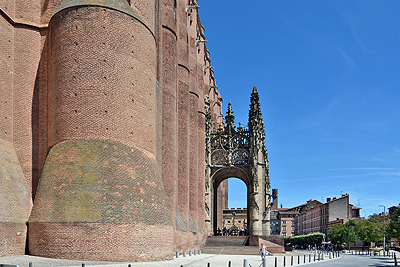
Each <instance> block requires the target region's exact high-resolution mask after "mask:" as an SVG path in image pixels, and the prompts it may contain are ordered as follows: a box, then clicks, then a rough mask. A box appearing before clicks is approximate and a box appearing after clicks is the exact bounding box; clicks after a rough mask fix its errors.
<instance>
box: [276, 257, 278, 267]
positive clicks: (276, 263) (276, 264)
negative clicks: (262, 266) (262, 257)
mask: <svg viewBox="0 0 400 267" xmlns="http://www.w3.org/2000/svg"><path fill="white" fill-rule="evenodd" d="M275 267H278V259H277V258H276V257H275Z"/></svg>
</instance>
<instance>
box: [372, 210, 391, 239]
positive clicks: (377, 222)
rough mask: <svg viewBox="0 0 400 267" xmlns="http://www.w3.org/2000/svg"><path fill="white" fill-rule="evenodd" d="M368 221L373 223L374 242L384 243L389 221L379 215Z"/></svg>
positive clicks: (374, 215)
mask: <svg viewBox="0 0 400 267" xmlns="http://www.w3.org/2000/svg"><path fill="white" fill-rule="evenodd" d="M368 221H369V222H370V223H371V226H370V227H371V237H372V242H383V236H384V235H385V234H386V230H387V225H388V223H389V221H387V220H386V219H385V218H384V217H383V216H381V215H378V214H373V215H371V216H369V218H368Z"/></svg>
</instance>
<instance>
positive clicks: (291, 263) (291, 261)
mask: <svg viewBox="0 0 400 267" xmlns="http://www.w3.org/2000/svg"><path fill="white" fill-rule="evenodd" d="M290 265H293V256H292V257H291V259H290Z"/></svg>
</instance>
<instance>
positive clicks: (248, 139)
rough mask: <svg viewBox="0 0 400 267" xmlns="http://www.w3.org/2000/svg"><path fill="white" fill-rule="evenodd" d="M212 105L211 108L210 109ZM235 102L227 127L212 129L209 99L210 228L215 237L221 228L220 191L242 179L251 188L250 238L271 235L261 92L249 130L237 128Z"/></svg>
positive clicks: (255, 96)
mask: <svg viewBox="0 0 400 267" xmlns="http://www.w3.org/2000/svg"><path fill="white" fill-rule="evenodd" d="M207 105H208V106H207ZM232 113H233V112H232V107H231V103H230V102H229V104H228V112H227V115H226V116H225V124H224V126H223V127H222V126H221V127H220V128H219V129H217V130H215V129H211V114H210V109H209V102H207V100H206V170H205V171H206V173H205V174H206V177H205V178H206V180H205V185H206V193H205V209H206V228H207V231H208V234H211V233H212V234H215V232H216V229H217V225H216V220H217V212H216V210H217V207H216V203H217V195H216V191H217V188H218V186H219V185H220V184H221V182H222V181H224V180H226V179H228V178H233V177H234V178H238V179H241V180H242V181H243V182H244V183H245V184H246V186H247V217H248V220H247V221H248V228H249V233H250V235H270V221H269V220H270V206H271V194H270V182H269V167H268V155H267V150H266V148H265V131H264V122H263V120H262V118H261V109H260V104H259V97H258V92H257V89H256V88H255V87H254V88H253V92H252V94H251V104H250V112H249V123H248V126H249V128H248V129H245V128H242V127H241V125H240V123H239V127H235V126H234V118H235V117H234V116H233V115H232Z"/></svg>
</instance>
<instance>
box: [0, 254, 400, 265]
mask: <svg viewBox="0 0 400 267" xmlns="http://www.w3.org/2000/svg"><path fill="white" fill-rule="evenodd" d="M304 255H306V257H305V259H306V263H304ZM292 256H293V266H299V265H310V266H312V267H326V266H334V267H336V266H338V267H341V266H346V267H347V266H373V267H381V266H382V267H383V266H394V259H393V258H390V257H383V256H372V257H370V256H359V255H351V254H350V255H349V254H344V255H341V257H339V258H332V259H329V257H328V256H325V257H324V260H320V261H318V256H317V257H316V261H315V262H314V256H313V255H312V256H311V257H309V255H308V254H304V253H297V252H289V253H286V254H280V255H273V256H268V257H267V260H268V262H267V263H268V264H267V266H269V267H275V261H276V266H278V267H281V266H291V263H292V262H291V259H292ZM299 256H300V264H298V259H299ZM398 256H400V254H398ZM244 259H246V260H248V263H249V264H250V266H251V267H260V266H262V261H261V257H260V256H256V255H223V254H201V255H193V256H187V257H183V256H180V257H179V258H174V259H173V260H169V261H159V262H131V263H129V262H126V263H121V262H96V261H71V260H62V259H48V258H41V257H35V256H28V255H23V256H10V257H0V264H10V265H17V266H19V267H29V263H30V262H31V263H32V267H73V266H80V267H82V266H83V264H84V265H85V267H128V266H129V265H130V266H131V267H144V266H154V267H161V266H163V267H181V266H183V267H226V266H229V262H231V265H230V266H231V267H242V266H243V262H244ZM310 259H311V262H309V260H310ZM284 263H285V265H284ZM208 264H209V265H208Z"/></svg>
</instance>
